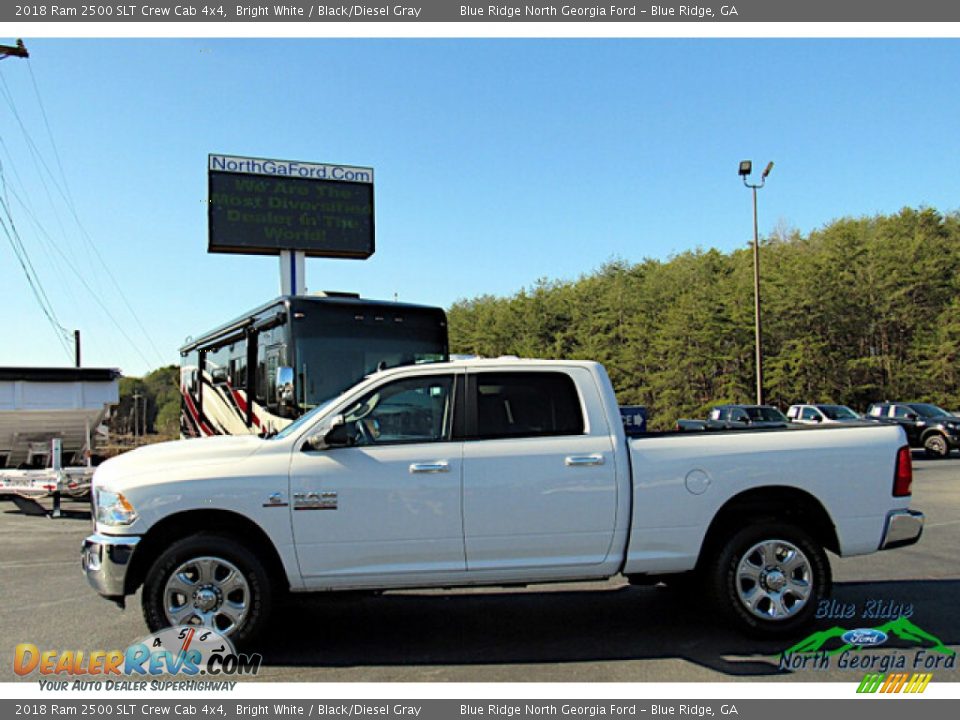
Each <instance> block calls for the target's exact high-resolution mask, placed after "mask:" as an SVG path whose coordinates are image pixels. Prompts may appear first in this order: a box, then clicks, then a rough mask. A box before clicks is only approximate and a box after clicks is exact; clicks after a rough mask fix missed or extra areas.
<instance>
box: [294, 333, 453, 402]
mask: <svg viewBox="0 0 960 720" xmlns="http://www.w3.org/2000/svg"><path fill="white" fill-rule="evenodd" d="M392 329H393V328H391V330H392ZM445 340H446V338H445V336H444V333H443V331H442V329H441V328H439V327H437V328H433V327H402V326H400V327H397V328H396V332H395V333H390V334H389V335H386V336H385V334H384V332H383V329H382V328H370V330H369V331H368V332H366V333H355V334H352V335H326V334H320V333H317V334H311V333H309V331H308V332H307V333H300V334H299V335H298V336H297V337H296V339H295V341H294V344H295V347H296V353H295V358H296V360H295V362H296V366H295V372H296V386H297V388H299V392H298V397H297V401H298V403H299V405H300V408H301V409H302V410H310V409H312V408H314V407H316V406H317V405H319V404H321V403H323V402H324V401H326V400H328V399H329V398H331V397H334V396H336V395H339V394H340V393H341V392H343V391H344V390H346V389H347V388H349V387H351V386H353V385H355V384H356V383H358V382H359V381H360V380H362V379H363V378H364V377H366V376H367V375H369V374H370V373H373V372H376V371H377V370H384V369H386V368H391V367H397V366H398V365H413V364H418V363H427V362H441V361H443V360H446V359H447V358H446V342H445Z"/></svg>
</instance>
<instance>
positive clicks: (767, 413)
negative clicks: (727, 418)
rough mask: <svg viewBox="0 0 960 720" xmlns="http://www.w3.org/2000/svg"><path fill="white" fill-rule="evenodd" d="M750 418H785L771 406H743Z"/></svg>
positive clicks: (770, 419)
mask: <svg viewBox="0 0 960 720" xmlns="http://www.w3.org/2000/svg"><path fill="white" fill-rule="evenodd" d="M744 409H745V410H746V412H747V415H749V416H750V419H751V420H761V421H765V422H786V421H787V419H786V418H785V417H784V416H783V413H782V412H780V411H779V410H777V409H776V408H772V407H748V408H744Z"/></svg>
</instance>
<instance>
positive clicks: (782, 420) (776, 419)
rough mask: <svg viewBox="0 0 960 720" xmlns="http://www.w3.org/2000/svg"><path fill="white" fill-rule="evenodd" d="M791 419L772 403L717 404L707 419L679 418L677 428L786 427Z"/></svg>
mask: <svg viewBox="0 0 960 720" xmlns="http://www.w3.org/2000/svg"><path fill="white" fill-rule="evenodd" d="M788 425H789V421H788V420H787V418H786V417H785V416H784V414H783V413H782V412H780V411H779V410H777V408H775V407H773V406H772V405H717V406H716V407H715V408H713V409H711V410H710V414H709V415H708V416H707V419H706V420H688V419H685V418H681V419H680V420H677V426H676V429H677V430H681V431H684V432H691V431H698V430H746V429H748V428H785V427H787V426H788Z"/></svg>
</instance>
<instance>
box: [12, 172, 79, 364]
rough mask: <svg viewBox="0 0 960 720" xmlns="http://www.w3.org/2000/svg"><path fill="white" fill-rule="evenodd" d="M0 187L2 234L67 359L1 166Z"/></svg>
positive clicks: (60, 331)
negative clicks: (17, 222)
mask: <svg viewBox="0 0 960 720" xmlns="http://www.w3.org/2000/svg"><path fill="white" fill-rule="evenodd" d="M0 187H2V190H3V192H2V197H0V207H2V209H3V213H4V215H5V217H6V219H4V218H3V217H0V227H2V228H3V232H4V234H5V235H6V236H7V241H8V242H9V243H10V247H11V248H13V254H14V256H15V257H16V258H17V262H18V263H19V264H20V268H21V269H22V270H23V274H24V276H25V277H26V279H27V284H28V285H29V286H30V290H31V292H32V293H33V296H34V298H35V299H36V301H37V304H38V305H39V306H40V310H41V311H42V312H43V314H44V317H46V318H47V322H48V323H50V327H52V328H53V332H54V334H55V335H56V337H57V341H58V342H59V343H60V346H61V347H62V348H63V350H64V352H66V353H67V357H69V356H70V348H69V346H68V345H67V343H66V338H65V336H66V335H67V333H68V331H67V329H66V328H65V327H63V325H61V324H60V321H59V320H58V319H57V316H56V312H55V311H54V309H53V305H52V304H51V302H50V298H48V297H47V293H46V291H45V290H44V289H43V283H42V282H41V280H40V276H39V275H38V274H37V271H36V268H34V266H33V262H31V260H30V254H29V253H28V252H27V249H26V247H25V246H24V245H23V241H22V240H21V239H20V235H19V233H18V232H17V226H16V224H15V223H14V221H13V215H12V214H11V213H10V206H9V204H8V202H7V196H6V195H7V193H6V182H5V181H4V179H3V166H2V165H0Z"/></svg>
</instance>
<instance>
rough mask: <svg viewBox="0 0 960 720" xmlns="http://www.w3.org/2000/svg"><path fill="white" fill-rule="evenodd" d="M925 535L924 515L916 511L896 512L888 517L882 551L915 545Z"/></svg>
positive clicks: (881, 546) (881, 542)
mask: <svg viewBox="0 0 960 720" xmlns="http://www.w3.org/2000/svg"><path fill="white" fill-rule="evenodd" d="M922 534H923V513H922V512H917V511H916V510H894V511H893V512H891V513H890V514H889V515H887V525H886V527H885V528H884V529H883V539H882V540H881V541H880V549H881V550H892V549H893V548H898V547H904V546H906V545H913V544H914V543H915V542H917V540H919V539H920V536H921V535H922Z"/></svg>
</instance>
